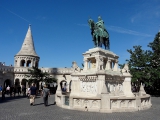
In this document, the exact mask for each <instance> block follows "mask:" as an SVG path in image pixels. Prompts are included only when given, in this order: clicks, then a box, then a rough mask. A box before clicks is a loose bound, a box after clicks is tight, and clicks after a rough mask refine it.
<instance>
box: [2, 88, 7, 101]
mask: <svg viewBox="0 0 160 120" xmlns="http://www.w3.org/2000/svg"><path fill="white" fill-rule="evenodd" d="M5 94H6V89H5V88H3V90H2V100H4V99H5Z"/></svg>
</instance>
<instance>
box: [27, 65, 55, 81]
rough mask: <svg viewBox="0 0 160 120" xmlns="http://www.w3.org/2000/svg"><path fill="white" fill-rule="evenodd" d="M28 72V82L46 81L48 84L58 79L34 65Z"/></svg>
mask: <svg viewBox="0 0 160 120" xmlns="http://www.w3.org/2000/svg"><path fill="white" fill-rule="evenodd" d="M28 72H29V73H28V74H26V75H25V77H26V78H27V79H28V80H27V82H28V83H29V84H30V83H39V82H45V83H46V84H48V83H52V82H56V81H57V79H56V78H54V77H52V76H51V75H49V74H48V73H47V72H43V71H42V70H41V69H39V68H38V67H32V69H28Z"/></svg>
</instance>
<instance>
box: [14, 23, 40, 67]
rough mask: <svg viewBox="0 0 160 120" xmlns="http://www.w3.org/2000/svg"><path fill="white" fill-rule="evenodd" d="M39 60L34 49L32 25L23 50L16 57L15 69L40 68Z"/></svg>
mask: <svg viewBox="0 0 160 120" xmlns="http://www.w3.org/2000/svg"><path fill="white" fill-rule="evenodd" d="M39 59H40V57H39V56H38V55H37V53H36V51H35V47H34V42H33V37H32V33H31V25H29V28H28V31H27V34H26V37H25V39H24V42H23V44H22V47H21V50H20V51H19V52H18V53H17V54H16V55H15V56H14V67H32V66H35V67H38V64H39Z"/></svg>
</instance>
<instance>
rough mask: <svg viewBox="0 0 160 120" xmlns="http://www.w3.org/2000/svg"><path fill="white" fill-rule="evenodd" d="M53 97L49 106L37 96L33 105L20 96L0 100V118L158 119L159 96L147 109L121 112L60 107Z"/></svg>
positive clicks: (52, 96)
mask: <svg viewBox="0 0 160 120" xmlns="http://www.w3.org/2000/svg"><path fill="white" fill-rule="evenodd" d="M0 99H1V97H0ZM54 100H55V97H54V95H51V97H49V106H47V107H45V106H44V104H43V99H42V98H41V97H40V96H38V97H37V98H36V100H35V106H30V104H29V99H27V98H26V97H22V96H16V97H15V98H14V97H12V98H11V97H9V96H7V95H6V99H5V101H2V100H0V120H160V97H152V107H151V108H150V109H148V110H143V111H137V112H122V113H96V112H85V111H75V110H68V109H62V108H60V107H58V106H56V105H54Z"/></svg>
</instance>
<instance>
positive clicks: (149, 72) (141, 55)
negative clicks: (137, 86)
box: [126, 32, 160, 88]
mask: <svg viewBox="0 0 160 120" xmlns="http://www.w3.org/2000/svg"><path fill="white" fill-rule="evenodd" d="M148 47H149V48H150V49H149V50H142V47H141V46H133V50H132V49H129V50H127V51H128V52H129V53H130V59H129V60H126V61H128V65H129V68H130V73H131V74H132V82H135V83H136V82H139V83H140V82H143V83H145V85H146V86H151V87H153V86H154V87H155V86H158V87H159V88H160V32H159V33H157V34H156V36H155V39H154V40H153V42H151V43H149V44H148ZM158 87H157V88H158Z"/></svg>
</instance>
